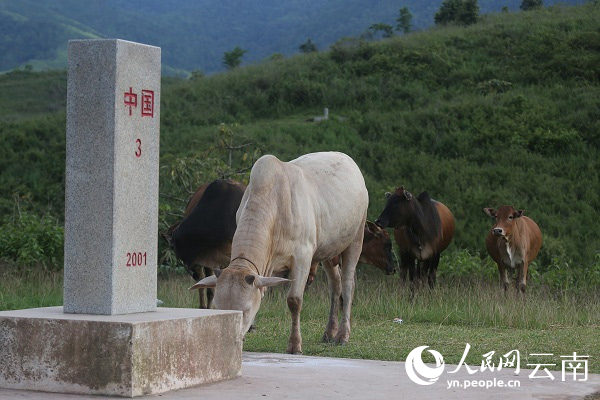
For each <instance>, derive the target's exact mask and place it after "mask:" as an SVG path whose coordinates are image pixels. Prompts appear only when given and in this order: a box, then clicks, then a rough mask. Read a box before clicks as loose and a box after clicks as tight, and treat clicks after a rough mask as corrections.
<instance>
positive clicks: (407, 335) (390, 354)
mask: <svg viewBox="0 0 600 400" xmlns="http://www.w3.org/2000/svg"><path fill="white" fill-rule="evenodd" d="M2 270H3V271H4V272H3V273H2V275H1V278H2V279H1V280H0V310H10V309H21V308H33V307H48V306H56V305H61V304H62V274H61V273H48V272H29V273H21V272H16V271H14V270H11V269H9V268H8V267H6V266H4V267H2ZM373 273H374V271H373V269H372V268H369V267H365V266H360V268H359V271H358V274H357V285H356V292H355V298H354V306H353V309H352V334H351V337H350V342H349V343H348V344H346V345H344V346H336V345H332V344H328V343H323V342H322V341H321V337H322V334H323V330H324V328H325V323H326V321H327V313H328V300H327V285H326V277H325V275H324V274H323V273H322V271H320V272H319V274H318V276H317V280H316V281H315V282H314V284H313V285H312V286H311V287H310V288H309V289H308V290H307V291H306V293H305V297H304V306H303V310H302V316H301V321H302V322H301V324H302V335H303V351H304V354H305V355H314V356H327V357H343V358H363V359H377V360H392V361H402V360H404V359H405V358H406V356H407V355H408V353H409V352H410V351H411V350H412V349H414V348H415V347H418V346H423V345H428V346H430V347H431V348H433V349H435V350H437V351H439V352H440V353H441V354H442V355H443V356H444V360H445V362H446V363H448V364H456V363H458V362H459V361H460V359H461V357H462V355H463V352H464V351H465V346H466V344H467V343H469V344H470V345H471V348H470V350H469V353H468V356H467V359H466V362H467V363H468V364H469V366H471V367H477V366H480V365H481V361H482V359H483V357H482V356H483V354H485V353H488V352H490V351H495V352H496V353H495V358H494V359H495V360H497V358H498V357H500V356H501V355H503V354H506V353H508V352H509V351H511V350H514V349H517V350H519V352H520V355H521V368H527V366H526V364H527V362H529V363H534V362H537V361H539V360H538V359H533V358H530V356H529V355H530V354H533V353H552V354H553V355H554V356H552V357H550V358H549V359H547V360H545V361H544V362H548V363H556V364H557V365H556V367H555V369H557V370H560V367H561V363H560V361H561V358H560V356H568V355H572V354H573V352H577V354H579V355H590V356H591V358H590V359H589V361H588V366H589V372H594V373H600V360H599V357H598V349H600V336H599V335H598V329H599V328H600V293H598V291H597V290H594V289H593V288H589V289H582V290H581V291H577V290H562V291H561V290H556V289H553V290H551V289H548V288H547V287H544V286H541V285H537V284H530V285H529V288H528V293H527V299H526V301H523V300H521V299H520V298H519V297H517V296H516V295H515V294H514V293H508V294H504V293H502V291H501V290H500V288H499V285H498V284H496V282H490V281H487V280H482V279H479V278H477V277H475V278H474V279H473V280H452V279H440V283H439V285H438V287H437V288H436V289H435V290H421V291H419V292H418V293H417V294H416V296H415V297H414V298H411V296H410V291H409V290H408V288H407V287H406V286H405V285H404V284H403V283H402V282H401V281H400V279H399V277H398V276H391V277H385V276H383V275H379V272H375V274H373ZM191 284H192V280H191V279H190V278H189V277H188V276H186V275H176V274H172V275H170V276H168V277H166V278H160V279H159V282H158V298H159V299H161V300H163V301H164V306H165V307H176V308H178V307H191V308H195V307H197V306H198V297H197V293H196V292H195V291H194V292H190V291H189V290H188V288H189V287H190V286H191ZM285 299H286V288H285V287H276V288H272V289H271V290H270V291H269V292H268V293H267V295H266V296H265V298H264V299H263V302H262V305H261V308H260V311H259V313H258V315H257V320H256V324H257V329H256V331H254V332H251V333H249V334H248V335H246V340H245V342H244V350H246V351H257V352H275V353H282V352H285V349H286V347H287V340H288V335H289V330H290V316H289V311H288V309H287V303H286V300H285ZM394 318H402V319H403V321H404V322H403V323H402V324H399V323H395V322H393V320H394ZM530 368H531V367H530Z"/></svg>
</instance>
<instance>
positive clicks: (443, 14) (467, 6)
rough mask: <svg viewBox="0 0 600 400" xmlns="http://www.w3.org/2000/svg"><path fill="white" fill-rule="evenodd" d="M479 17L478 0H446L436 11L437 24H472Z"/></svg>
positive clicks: (435, 19)
mask: <svg viewBox="0 0 600 400" xmlns="http://www.w3.org/2000/svg"><path fill="white" fill-rule="evenodd" d="M478 18H479V4H478V3H477V0H444V2H443V3H442V5H441V6H440V9H439V10H438V12H437V13H435V16H434V21H435V23H436V25H447V24H449V23H455V24H459V25H471V24H474V23H476V22H477V19H478Z"/></svg>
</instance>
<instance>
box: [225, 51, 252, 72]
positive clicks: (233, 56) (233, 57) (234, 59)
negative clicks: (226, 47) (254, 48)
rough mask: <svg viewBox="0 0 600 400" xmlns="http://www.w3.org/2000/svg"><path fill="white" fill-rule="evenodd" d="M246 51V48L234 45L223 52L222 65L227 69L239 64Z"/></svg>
mask: <svg viewBox="0 0 600 400" xmlns="http://www.w3.org/2000/svg"><path fill="white" fill-rule="evenodd" d="M247 52H248V50H244V49H242V48H241V47H240V46H236V47H235V49H233V50H231V51H229V52H225V54H224V55H223V65H224V66H225V67H226V68H227V69H229V70H231V69H234V68H236V67H239V65H240V64H241V63H242V57H243V56H244V54H246V53H247Z"/></svg>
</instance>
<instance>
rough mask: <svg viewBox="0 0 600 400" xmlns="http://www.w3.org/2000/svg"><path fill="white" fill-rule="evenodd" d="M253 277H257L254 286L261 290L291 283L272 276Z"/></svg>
mask: <svg viewBox="0 0 600 400" xmlns="http://www.w3.org/2000/svg"><path fill="white" fill-rule="evenodd" d="M252 276H255V277H256V278H255V279H254V286H256V287H257V288H259V289H262V288H266V287H270V286H275V285H279V284H281V283H285V282H290V280H289V279H286V278H278V277H276V276H270V277H265V276H260V275H252Z"/></svg>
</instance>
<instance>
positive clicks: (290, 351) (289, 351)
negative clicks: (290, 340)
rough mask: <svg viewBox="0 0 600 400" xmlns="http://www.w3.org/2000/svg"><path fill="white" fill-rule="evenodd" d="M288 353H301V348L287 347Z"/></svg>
mask: <svg viewBox="0 0 600 400" xmlns="http://www.w3.org/2000/svg"><path fill="white" fill-rule="evenodd" d="M287 353H288V354H302V349H297V348H296V349H295V348H289V347H288V349H287Z"/></svg>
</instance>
